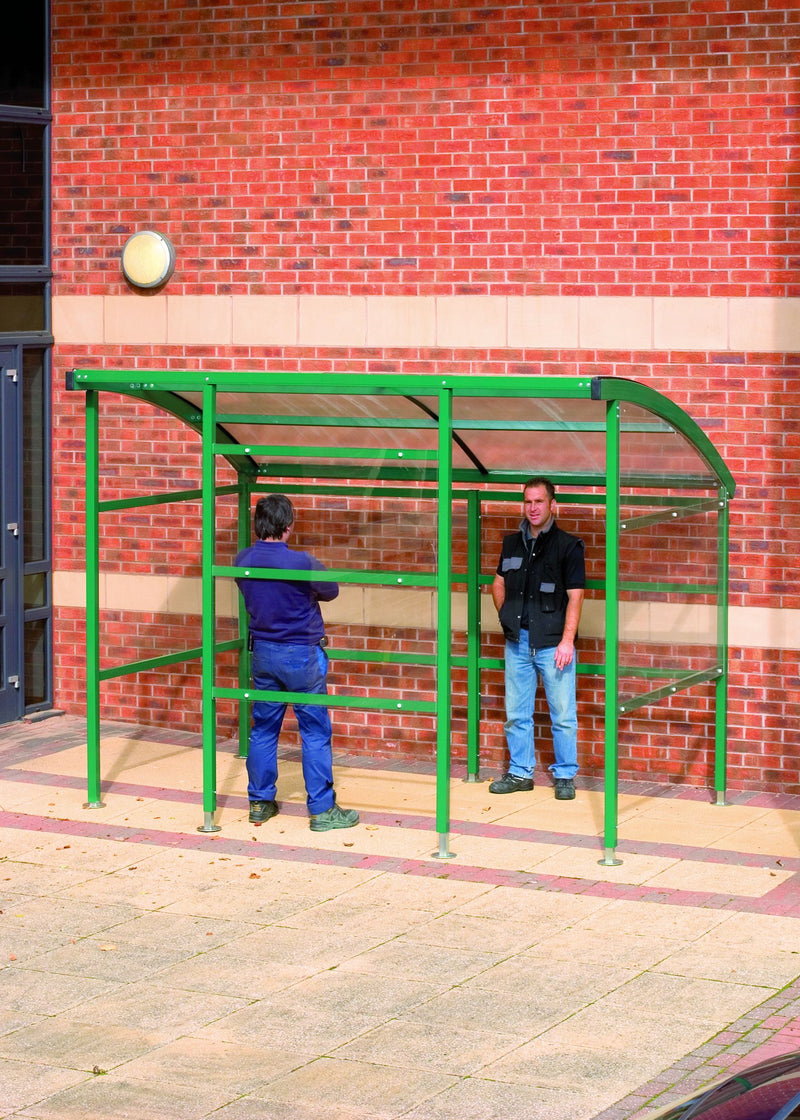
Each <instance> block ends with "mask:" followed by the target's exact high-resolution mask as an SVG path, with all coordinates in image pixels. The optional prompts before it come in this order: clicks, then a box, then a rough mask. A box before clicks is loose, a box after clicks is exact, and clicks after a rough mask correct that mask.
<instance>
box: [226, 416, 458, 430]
mask: <svg viewBox="0 0 800 1120" xmlns="http://www.w3.org/2000/svg"><path fill="white" fill-rule="evenodd" d="M217 423H218V424H252V425H266V426H273V427H279V428H380V429H409V428H410V429H412V430H413V429H417V428H422V429H426V430H430V431H434V432H435V431H436V426H437V425H436V420H432V419H431V418H430V417H429V416H425V415H424V414H423V413H420V415H419V417H413V418H410V417H402V418H398V419H397V420H388V419H386V418H385V417H373V416H293V415H292V414H288V415H285V414H284V415H276V414H273V415H270V416H265V415H263V414H262V413H250V412H219V413H217Z"/></svg>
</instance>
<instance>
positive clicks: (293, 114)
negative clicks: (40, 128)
mask: <svg viewBox="0 0 800 1120" xmlns="http://www.w3.org/2000/svg"><path fill="white" fill-rule="evenodd" d="M798 19H799V17H798V11H797V7H796V5H795V4H794V3H791V2H790V0H785V2H783V3H780V2H769V3H765V2H764V0H740V2H739V3H734V4H730V3H727V2H726V3H723V2H720V0H650V2H645V3H641V4H640V3H622V4H619V3H610V2H609V3H603V2H602V0H580V2H577V3H574V4H570V5H567V6H566V7H565V6H564V5H561V4H552V5H539V4H534V3H503V4H499V3H498V4H494V5H488V6H485V7H479V6H476V5H472V4H468V3H464V2H461V0H450V2H447V0H437V2H436V4H433V3H430V2H425V0H399V2H397V3H392V4H380V5H377V4H374V3H366V2H364V0H342V2H339V3H329V4H324V5H320V4H309V3H305V2H302V3H291V2H289V3H285V2H284V3H247V4H238V5H237V4H235V3H228V4H213V3H209V2H206V3H202V2H201V3H196V2H191V3H190V2H182V0H171V2H170V4H169V5H164V4H163V2H162V0H116V2H115V3H113V4H99V3H87V2H86V0H54V3H53V28H54V47H55V51H54V107H55V111H56V130H55V142H56V156H57V162H56V167H55V182H56V185H57V188H58V189H57V194H56V228H55V234H54V245H55V249H56V254H57V263H58V276H59V282H60V283H62V284H66V285H68V286H70V287H75V289H76V290H80V291H83V292H98V293H100V292H107V291H109V290H112V291H113V290H115V289H116V290H119V291H122V290H124V289H123V283H122V280H121V278H120V276H119V272H118V269H117V267H116V256H117V254H118V252H119V248H120V245H121V241H122V240H124V236H123V235H124V234H126V233H129V232H132V231H133V229H134V228H136V224H137V222H138V221H139V220H141V219H142V218H145V217H146V218H147V219H148V220H149V221H151V222H153V223H154V224H156V225H157V226H158V227H159V228H161V229H162V230H163V231H164V232H165V233H167V234H169V235H170V236H171V237H173V239H174V241H175V243H176V245H179V246H180V260H179V265H178V269H177V271H176V274H175V277H174V279H173V281H172V282H171V286H170V291H171V292H179V291H186V292H219V291H237V292H249V293H256V292H275V291H285V292H292V291H295V290H298V289H302V290H305V291H311V290H313V291H314V292H316V293H318V294H321V293H326V292H328V293H334V292H335V293H345V294H346V293H355V292H390V293H394V292H420V291H425V292H432V291H435V292H442V293H448V292H455V293H458V292H466V291H468V292H476V291H480V292H485V291H492V292H494V293H500V292H515V293H522V292H543V291H544V292H548V293H584V294H586V293H600V292H602V293H604V294H610V293H617V294H625V293H635V294H637V295H652V294H665V295H675V294H682V295H686V294H694V295H705V294H720V293H724V294H728V295H764V294H769V295H776V294H777V295H789V294H797V292H798V280H797V264H796V260H795V259H794V258H795V257H796V255H797V251H798V246H797V233H796V222H795V217H796V199H797V188H798V180H797V168H796V167H795V166H793V165H792V164H791V162H790V161H791V158H792V154H791V153H792V149H793V147H794V144H795V143H796V138H795V137H794V135H793V133H794V125H795V123H796V120H797V111H798V110H797V103H796V99H795V93H796V91H795V88H794V81H795V80H796V75H794V74H793V68H794V67H795V66H796V59H797V49H798V38H799V36H798Z"/></svg>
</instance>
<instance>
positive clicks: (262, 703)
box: [247, 639, 336, 816]
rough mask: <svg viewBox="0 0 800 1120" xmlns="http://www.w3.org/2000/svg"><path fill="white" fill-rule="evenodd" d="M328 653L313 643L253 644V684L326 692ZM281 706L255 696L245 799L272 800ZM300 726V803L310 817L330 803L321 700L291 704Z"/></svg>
mask: <svg viewBox="0 0 800 1120" xmlns="http://www.w3.org/2000/svg"><path fill="white" fill-rule="evenodd" d="M327 676H328V657H327V654H326V653H325V651H324V650H323V649H322V648H321V647H320V646H318V645H313V646H310V645H295V644H293V643H289V642H267V641H263V640H259V639H256V641H255V642H254V643H253V683H254V684H255V686H256V688H263V689H267V690H270V691H277V692H309V693H314V694H317V695H327V692H328V687H327V683H326V680H327ZM286 707H287V705H286V704H284V703H280V702H277V701H270V700H257V701H256V702H255V703H254V704H253V727H252V730H251V732H250V750H249V752H248V755H247V776H248V786H247V795H248V797H249V799H250V800H251V801H274V800H275V794H276V788H277V781H278V736H279V735H280V731H281V727H282V725H283V717H284V715H285V714H286ZM292 707H293V708H294V714H295V717H296V719H297V724H298V727H299V728H300V741H301V747H302V767H303V780H304V781H305V785H306V803H307V805H308V811H309V813H310V814H311V815H312V816H314V815H316V814H317V813H324V812H325V811H326V810H327V809H330V808H332V807H333V804H334V802H335V800H336V794H335V791H334V788H333V759H332V751H331V717H330V714H329V713H328V709H327V707H326V706H325V705H324V704H293V705H292Z"/></svg>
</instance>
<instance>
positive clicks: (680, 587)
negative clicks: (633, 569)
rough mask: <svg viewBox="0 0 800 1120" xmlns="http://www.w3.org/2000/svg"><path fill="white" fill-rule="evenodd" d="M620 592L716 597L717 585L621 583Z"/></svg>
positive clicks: (634, 581)
mask: <svg viewBox="0 0 800 1120" xmlns="http://www.w3.org/2000/svg"><path fill="white" fill-rule="evenodd" d="M619 589H620V591H654V592H657V593H658V594H661V595H668V594H679V595H716V593H717V591H718V590H719V588H718V587H717V584H716V583H655V582H650V581H648V580H628V579H623V580H620V581H619Z"/></svg>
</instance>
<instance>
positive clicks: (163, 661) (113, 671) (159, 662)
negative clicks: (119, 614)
mask: <svg viewBox="0 0 800 1120" xmlns="http://www.w3.org/2000/svg"><path fill="white" fill-rule="evenodd" d="M243 644H244V642H243V639H242V638H234V639H233V640H232V641H230V642H219V643H218V644H217V645H215V646H214V652H215V653H225V652H226V651H227V650H231V649H241V648H242V646H243ZM202 656H203V647H202V646H196V647H195V648H194V649H184V650H179V651H178V652H177V653H163V654H161V655H160V656H159V657H149V658H146V659H144V660H141V661H129V662H128V663H127V664H125V665H117V666H114V667H113V668H110V669H102V670H101V671H100V680H101V681H109V680H112V679H113V678H114V677H124V676H127V675H129V674H130V673H147V672H149V671H150V670H151V669H160V668H162V666H164V665H175V664H177V663H178V662H179V661H193V660H195V659H196V658H198V657H202Z"/></svg>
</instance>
